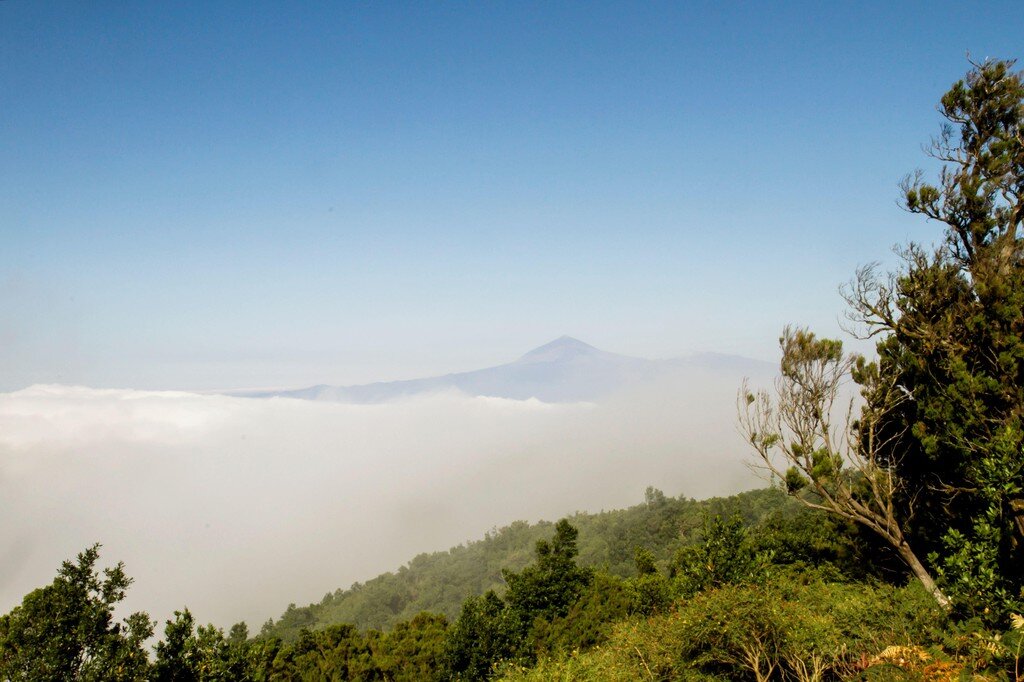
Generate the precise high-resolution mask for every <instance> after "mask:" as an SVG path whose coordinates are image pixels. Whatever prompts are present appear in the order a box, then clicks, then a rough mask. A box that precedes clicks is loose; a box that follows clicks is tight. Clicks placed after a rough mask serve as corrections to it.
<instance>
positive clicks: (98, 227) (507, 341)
mask: <svg viewBox="0 0 1024 682" xmlns="http://www.w3.org/2000/svg"><path fill="white" fill-rule="evenodd" d="M1019 10H1020V7H1019V4H1018V3H1016V2H986V3H983V4H975V3H962V2H954V3H941V2H928V3H912V2H907V3H890V2H858V3H821V2H807V3H799V2H793V3H775V2H764V3H758V2H751V3H723V2H708V3H701V2H685V3H662V2H645V3H605V2H590V3H575V2H560V3H529V2H515V3H512V2H509V3H500V2H494V3H399V2H394V3H355V2H353V3H333V2H332V3H327V2H325V3H316V2H309V3H301V4H300V3H279V2H255V1H251V2H218V3H207V2H177V3H123V2H90V3H84V4H83V3H74V2H27V1H21V0H10V1H8V2H3V3H0V390H7V391H13V390H18V389H22V388H24V387H27V386H30V385H33V384H66V385H85V386H91V387H96V388H125V389H146V390H168V389H183V390H212V389H219V388H241V387H256V386H301V385H308V384H312V383H335V384H345V383H358V382H367V381H373V380H387V379H400V378H411V377H416V376H424V375H431V374H438V373H444V372H449V371H458V370H469V369H474V368H477V367H482V366H487V365H493V364H497V363H500V362H505V361H509V360H512V359H514V358H515V357H517V356H519V355H521V354H522V353H524V352H526V351H528V350H529V349H531V348H533V347H535V346H538V345H540V344H542V343H544V342H546V341H549V340H551V339H553V338H555V337H558V336H560V335H562V334H570V335H572V336H575V337H577V338H580V339H583V340H584V341H586V342H588V343H591V344H593V345H595V346H598V347H600V348H603V349H606V350H610V351H615V352H620V353H626V354H631V355H637V356H642V357H672V356H677V355H683V354H686V353H688V352H691V351H708V350H716V351H721V352H727V353H736V354H741V355H746V356H750V357H754V358H758V359H774V358H775V357H776V348H775V342H776V339H777V337H778V333H779V331H780V329H781V327H782V326H783V325H784V324H787V323H801V324H808V325H811V326H812V327H813V328H815V329H818V330H821V331H822V332H825V333H835V332H836V331H837V330H838V326H837V321H838V320H839V318H840V316H841V313H842V309H843V304H842V300H841V298H840V297H839V295H838V293H837V288H838V287H839V285H840V284H842V283H843V282H844V281H846V280H847V279H848V278H849V277H850V276H851V274H852V273H853V270H854V268H855V267H856V266H857V265H859V264H863V263H866V262H870V261H875V260H879V261H882V262H883V264H892V263H893V257H892V255H891V252H890V248H891V246H892V245H893V244H896V243H900V242H904V241H906V240H917V241H924V242H930V241H932V240H934V239H935V238H936V237H937V235H938V231H937V228H936V227H935V226H934V225H928V224H927V223H925V222H923V221H922V220H921V219H919V218H916V217H914V216H910V215H907V214H905V213H903V212H902V211H900V209H899V208H898V207H897V205H896V198H897V189H896V185H897V183H898V181H899V179H900V178H901V177H902V176H903V175H904V174H905V173H907V172H909V171H911V170H913V169H915V168H917V167H925V168H926V169H929V168H932V166H929V164H928V159H927V158H926V157H925V156H924V154H923V153H922V149H921V146H922V144H923V143H926V142H927V141H928V139H929V138H930V137H931V136H932V135H933V134H934V133H936V132H937V131H938V126H939V123H940V119H939V116H938V114H937V112H936V110H935V104H936V102H937V101H938V99H939V97H940V96H941V94H942V93H943V92H944V91H945V90H946V89H947V88H948V87H949V85H950V84H951V83H952V82H954V81H955V80H956V79H957V78H959V77H960V76H961V75H962V74H963V73H964V72H965V70H966V69H967V67H968V64H967V61H966V55H967V54H968V52H969V53H970V55H971V56H972V57H973V58H975V59H984V58H985V57H988V56H993V57H1014V56H1019V54H1020V49H1021V47H1022V42H1021V36H1022V35H1024V14H1022V13H1021V12H1020V11H1019Z"/></svg>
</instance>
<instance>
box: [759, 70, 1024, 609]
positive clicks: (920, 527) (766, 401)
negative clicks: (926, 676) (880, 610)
mask: <svg viewBox="0 0 1024 682" xmlns="http://www.w3.org/2000/svg"><path fill="white" fill-rule="evenodd" d="M939 111H940V112H941V114H942V115H943V116H944V117H945V119H946V123H945V124H944V125H943V127H942V130H941V133H940V135H939V136H938V137H937V138H936V139H935V140H933V142H932V145H931V147H930V153H931V155H932V156H933V157H934V158H936V159H937V160H939V161H940V162H941V164H942V169H941V171H940V172H939V175H938V180H937V181H936V182H934V183H929V182H926V181H925V179H924V174H923V173H922V172H917V173H915V174H913V175H911V176H909V177H908V178H907V179H906V180H905V181H904V183H903V184H902V191H903V199H904V202H905V207H906V209H907V210H908V211H910V212H911V213H915V214H920V215H923V216H925V217H927V218H929V219H931V220H934V221H938V222H939V223H941V224H942V226H943V239H942V241H941V244H940V245H939V246H938V247H936V248H930V249H929V248H925V247H922V246H920V245H915V244H911V245H910V246H908V247H906V248H904V249H902V250H901V251H900V254H901V256H902V260H903V263H902V266H901V267H900V269H899V270H898V271H897V272H895V273H892V274H890V275H888V276H881V275H879V273H878V271H877V269H876V268H875V267H873V266H868V267H865V268H862V269H861V270H859V271H858V273H857V275H856V276H855V278H854V280H853V282H852V283H851V285H850V286H849V288H848V289H847V290H846V297H847V301H848V302H849V304H850V306H851V312H850V317H851V319H852V320H853V321H854V322H856V323H857V324H856V325H855V326H856V328H857V329H858V330H859V333H860V334H862V335H863V336H864V337H865V338H874V339H875V340H876V342H877V344H876V348H877V352H878V359H877V361H876V362H871V363H869V362H866V361H864V360H863V359H859V358H855V357H852V356H844V355H843V353H842V350H841V346H839V345H838V342H833V341H829V340H824V339H817V338H815V337H814V336H813V334H810V333H809V332H806V331H802V330H798V331H793V330H788V331H787V332H786V334H785V335H784V337H783V340H782V346H783V362H782V379H781V380H780V384H779V386H778V387H777V388H778V391H777V393H776V395H775V396H768V395H767V394H759V395H754V394H750V393H749V392H747V391H744V395H743V400H742V402H741V422H742V423H743V425H744V427H745V430H746V432H747V435H748V437H750V439H751V442H752V444H753V445H754V447H755V448H756V449H757V451H758V454H759V455H760V456H761V458H762V461H763V462H765V464H766V465H767V466H769V468H771V469H772V470H773V471H774V472H775V473H776V474H778V475H779V476H780V478H782V479H784V480H785V481H786V484H787V487H788V488H789V489H790V491H791V492H792V493H794V494H795V495H797V496H800V497H801V498H802V499H803V500H804V501H805V502H807V503H808V504H810V505H812V506H819V507H821V508H824V509H826V510H828V511H831V512H833V513H836V514H838V515H840V516H843V517H845V518H848V519H851V520H853V521H855V522H857V523H860V524H862V525H863V526H866V527H868V528H870V529H871V530H873V531H874V532H876V533H877V534H878V535H879V536H881V537H882V538H884V539H885V540H886V541H887V542H888V543H889V544H890V545H892V546H893V547H894V549H896V551H897V552H898V553H899V555H900V556H901V557H902V558H903V559H904V561H906V563H907V565H908V566H909V567H910V568H911V570H912V571H913V572H914V574H915V575H917V576H918V577H919V578H921V580H922V582H923V583H924V584H925V585H926V586H929V588H930V589H931V590H932V592H933V594H935V595H936V598H937V599H938V600H939V601H940V602H943V601H945V595H944V594H943V591H944V592H945V593H948V595H949V596H950V597H951V598H952V600H953V605H954V606H955V607H956V608H957V609H958V610H959V612H960V613H961V614H963V615H975V614H977V615H983V614H988V615H989V616H990V617H1000V616H1001V615H1004V614H1005V613H1006V612H1007V611H1008V610H1009V609H1010V608H1016V603H1015V602H1016V601H1017V600H1018V598H1019V595H1020V594H1021V589H1022V588H1024V562H1022V559H1024V258H1022V256H1024V251H1022V241H1021V239H1022V235H1021V227H1022V221H1024V82H1022V78H1021V74H1019V73H1014V72H1013V62H1010V61H988V62H985V63H982V64H972V69H971V70H970V71H969V72H968V74H967V75H966V77H965V78H964V79H962V80H960V81H958V82H957V83H955V84H954V85H953V87H952V88H951V89H950V90H949V91H948V92H947V93H946V94H945V95H944V96H943V97H942V100H941V103H940V107H939ZM847 377H852V378H853V379H854V380H855V381H856V382H857V383H858V384H860V387H861V393H862V395H863V397H864V406H863V408H862V410H861V412H860V414H859V415H857V416H858V418H857V419H856V420H854V419H847V420H838V421H836V422H833V421H832V420H831V415H832V408H833V406H834V401H835V399H836V396H837V395H838V391H839V389H840V386H841V384H842V382H843V381H844V380H845V379H846V378H847ZM837 425H838V428H837ZM779 455H781V458H780V457H779ZM783 463H784V464H783ZM933 576H937V577H938V583H939V585H935V584H934V581H933V580H932V577H933ZM940 586H941V588H942V590H943V591H940V589H939V588H940Z"/></svg>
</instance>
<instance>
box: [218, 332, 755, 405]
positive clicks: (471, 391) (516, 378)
mask: <svg viewBox="0 0 1024 682" xmlns="http://www.w3.org/2000/svg"><path fill="white" fill-rule="evenodd" d="M768 369H770V367H769V364H768V363H764V362H760V361H757V360H751V359H749V358H744V357H740V356H734V355H720V354H717V353H701V354H695V355H691V356H688V357H685V358H675V359H670V360H647V359H644V358H634V357H630V356H628V355H619V354H617V353H609V352H607V351H603V350H600V349H598V348H594V347H593V346H591V345H589V344H586V343H584V342H582V341H580V340H579V339H574V338H572V337H570V336H563V337H561V338H558V339H555V340H554V341H551V342H550V343H546V344H544V345H543V346H540V347H538V348H535V349H533V350H531V351H530V352H528V353H526V354H525V355H523V356H522V357H520V358H519V359H518V360H515V361H513V362H509V363H507V364H504V365H498V366H496V367H487V368H485V369H478V370H474V371H470V372H457V373H453V374H445V375H443V376H436V377H428V378H424V379H410V380H405V381H388V382H378V383H372V384H363V385H358V386H330V385H327V384H320V385H317V386H310V387H308V388H300V389H295V390H284V391H247V392H233V395H242V396H246V397H253V398H269V397H285V398H302V399H306V400H330V401H338V402H346V403H380V402H387V401H389V400H394V399H396V398H402V397H407V396H414V395H420V394H425V393H437V392H442V391H452V390H455V391H460V392H462V393H465V394H467V395H472V396H491V397H498V398H512V399H516V400H527V399H529V398H536V399H538V400H541V401H543V402H553V403H561V402H579V401H594V400H598V399H600V398H602V397H605V396H607V395H610V394H612V393H615V392H617V391H621V390H623V389H626V388H628V387H630V386H633V385H637V384H642V383H647V382H652V381H657V380H661V379H665V378H668V377H674V378H682V379H685V375H686V374H688V373H692V372H698V373H703V374H705V375H706V373H708V372H711V373H721V374H723V378H726V377H728V378H729V379H731V380H733V381H735V378H736V377H741V376H744V375H761V374H764V373H765V372H766V371H767V370H768Z"/></svg>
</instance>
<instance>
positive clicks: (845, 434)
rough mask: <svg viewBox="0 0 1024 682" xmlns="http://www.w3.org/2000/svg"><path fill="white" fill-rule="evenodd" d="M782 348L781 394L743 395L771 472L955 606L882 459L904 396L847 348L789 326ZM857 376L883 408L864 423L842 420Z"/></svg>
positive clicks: (747, 423)
mask: <svg viewBox="0 0 1024 682" xmlns="http://www.w3.org/2000/svg"><path fill="white" fill-rule="evenodd" d="M779 345H780V346H781V347H782V364H781V369H782V372H781V376H780V377H779V379H778V380H777V381H776V385H775V395H774V396H773V395H771V394H769V393H768V392H767V391H764V390H762V391H758V392H757V393H753V392H751V391H750V390H749V389H748V388H747V387H746V385H744V387H743V388H742V389H741V392H740V401H739V417H740V430H741V431H742V432H743V434H744V436H746V438H747V440H748V441H749V442H750V444H751V445H752V446H753V448H754V450H755V451H756V452H757V454H758V456H759V457H760V459H761V462H762V464H763V466H764V468H765V469H767V471H769V472H770V474H771V475H772V476H773V477H775V478H776V479H777V480H779V481H783V482H784V484H785V486H786V490H787V492H789V493H790V494H791V495H793V496H794V497H795V498H796V499H798V500H799V501H800V502H802V503H803V504H805V505H807V506H808V507H811V508H814V509H820V510H823V511H826V512H829V513H831V514H835V515H837V516H840V517H842V518H844V519H847V520H849V521H853V522H854V523H858V524H860V525H862V526H865V527H867V528H869V529H870V530H871V531H873V532H875V533H877V534H878V535H879V536H880V537H881V538H882V539H883V540H885V542H886V543H888V544H889V546H890V547H892V548H893V549H894V550H895V551H896V552H897V553H898V554H899V556H900V558H901V559H903V561H904V562H905V563H906V564H907V566H908V568H910V570H911V571H912V572H913V574H914V575H915V576H916V577H917V578H918V579H919V580H920V581H921V583H922V584H923V585H924V586H925V587H926V588H927V589H928V591H929V592H931V593H932V595H933V596H934V597H935V600H936V601H937V602H938V603H939V604H941V605H943V606H946V605H948V603H949V600H948V599H947V598H946V596H945V595H944V594H943V593H942V591H941V590H940V589H939V588H938V586H937V585H936V583H935V580H934V578H933V577H932V575H931V572H930V571H929V570H928V569H927V568H926V567H925V565H924V562H923V561H922V557H920V556H919V555H918V554H917V552H915V551H914V549H913V548H912V547H911V545H910V543H909V542H908V540H907V537H906V535H905V534H904V531H903V520H904V519H905V518H906V515H905V514H903V513H901V510H900V509H899V507H898V505H897V493H898V491H899V489H900V486H901V484H902V482H901V480H900V479H899V478H898V477H897V476H896V475H895V472H894V467H893V466H892V465H891V464H890V463H889V462H888V461H886V460H884V459H883V458H882V457H881V455H880V448H881V445H882V442H883V441H886V440H887V437H886V436H884V435H881V434H880V433H879V432H878V430H877V428H876V427H877V423H878V420H879V418H880V417H881V416H882V415H884V414H885V413H886V412H887V411H888V410H890V409H892V408H893V407H894V406H896V405H899V404H900V403H901V402H902V400H903V398H902V396H901V394H900V393H899V392H898V390H897V389H896V387H895V386H893V385H891V384H888V383H886V382H885V381H884V380H883V378H882V377H881V376H880V375H879V373H878V372H877V368H876V366H874V365H871V364H869V363H866V362H865V361H864V359H863V358H860V357H857V356H854V355H846V354H844V353H843V346H842V342H841V341H837V340H833V339H819V338H817V337H816V336H815V335H814V334H813V333H811V332H809V331H807V330H804V329H794V328H792V327H787V328H786V329H785V330H784V331H783V334H782V338H781V339H779ZM854 373H856V375H857V379H858V380H859V381H860V382H862V385H863V386H864V391H865V392H873V393H876V394H877V397H876V402H877V406H876V408H875V409H874V410H873V411H868V410H865V411H864V413H863V414H862V417H861V420H860V421H859V422H857V423H854V422H853V420H852V418H851V414H852V409H851V410H847V411H846V412H845V418H844V419H839V420H838V421H837V420H836V417H835V412H836V401H837V399H838V398H839V393H840V388H841V387H842V385H843V382H844V381H845V380H847V379H849V378H850V376H851V374H854ZM851 435H855V436H857V437H854V438H851V437H850V436H851Z"/></svg>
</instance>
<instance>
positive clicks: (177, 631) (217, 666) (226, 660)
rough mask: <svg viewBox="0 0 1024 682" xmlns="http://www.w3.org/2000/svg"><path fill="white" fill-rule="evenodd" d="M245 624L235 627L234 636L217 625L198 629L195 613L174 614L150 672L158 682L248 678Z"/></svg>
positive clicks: (177, 612)
mask: <svg viewBox="0 0 1024 682" xmlns="http://www.w3.org/2000/svg"><path fill="white" fill-rule="evenodd" d="M245 629H246V628H245V625H244V623H243V624H239V625H235V626H234V627H233V628H232V637H230V638H226V637H224V632H223V631H222V630H220V629H219V628H216V627H214V626H213V625H206V626H199V627H198V628H195V619H194V618H193V616H192V613H191V612H190V611H189V610H188V609H185V610H183V611H175V612H174V620H169V621H167V624H166V626H165V627H164V638H163V640H162V641H160V642H158V643H157V645H156V659H155V661H154V663H153V667H152V671H151V673H150V675H151V679H152V680H153V681H154V682H191V681H195V682H200V681H204V682H205V681H210V682H230V681H232V680H243V679H248V678H249V677H250V676H251V675H250V668H251V667H252V666H251V662H250V660H249V654H250V652H249V647H248V643H247V641H246V639H245V638H244V637H243V636H242V635H243V633H244V631H245Z"/></svg>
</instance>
